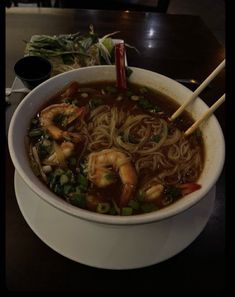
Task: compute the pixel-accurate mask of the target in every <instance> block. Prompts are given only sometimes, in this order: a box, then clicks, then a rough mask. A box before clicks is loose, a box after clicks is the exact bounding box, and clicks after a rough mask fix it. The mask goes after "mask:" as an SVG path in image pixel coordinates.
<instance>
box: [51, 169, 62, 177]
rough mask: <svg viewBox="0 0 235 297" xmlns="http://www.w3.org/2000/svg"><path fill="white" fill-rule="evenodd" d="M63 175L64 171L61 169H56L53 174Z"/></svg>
mask: <svg viewBox="0 0 235 297" xmlns="http://www.w3.org/2000/svg"><path fill="white" fill-rule="evenodd" d="M63 173H64V170H63V169H61V168H56V170H55V171H54V172H53V174H54V175H55V176H56V175H62V174H63Z"/></svg>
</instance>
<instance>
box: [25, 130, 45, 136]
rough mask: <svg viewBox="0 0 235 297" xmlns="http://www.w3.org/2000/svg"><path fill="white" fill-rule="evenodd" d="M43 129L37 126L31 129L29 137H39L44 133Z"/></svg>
mask: <svg viewBox="0 0 235 297" xmlns="http://www.w3.org/2000/svg"><path fill="white" fill-rule="evenodd" d="M43 132H44V131H43V129H41V128H35V129H32V130H30V131H29V134H28V135H29V137H39V136H42V135H43Z"/></svg>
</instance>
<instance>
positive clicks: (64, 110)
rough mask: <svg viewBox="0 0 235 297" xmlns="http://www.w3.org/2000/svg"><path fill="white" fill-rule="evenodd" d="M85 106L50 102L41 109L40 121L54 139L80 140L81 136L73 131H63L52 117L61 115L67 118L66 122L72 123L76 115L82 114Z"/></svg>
mask: <svg viewBox="0 0 235 297" xmlns="http://www.w3.org/2000/svg"><path fill="white" fill-rule="evenodd" d="M84 112H85V108H84V107H77V106H75V105H72V104H67V103H61V104H52V105H50V106H48V107H46V108H45V109H43V110H42V111H41V114H40V123H41V125H42V127H43V128H45V129H46V130H47V131H48V132H49V133H50V134H51V136H52V137H53V139H55V140H60V139H63V138H65V139H66V138H70V139H71V140H72V141H73V142H80V141H81V136H80V135H79V134H78V133H75V132H69V131H63V130H61V129H60V128H59V127H57V126H56V125H55V123H54V121H53V120H54V118H55V117H56V116H58V115H63V116H65V117H66V118H67V124H70V123H72V122H73V121H74V120H76V119H77V118H78V117H80V116H82V115H84Z"/></svg>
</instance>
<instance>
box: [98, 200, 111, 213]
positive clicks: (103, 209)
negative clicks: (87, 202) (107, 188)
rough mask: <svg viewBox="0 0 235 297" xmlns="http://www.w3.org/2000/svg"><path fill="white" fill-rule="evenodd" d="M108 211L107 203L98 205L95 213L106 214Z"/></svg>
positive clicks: (108, 205)
mask: <svg viewBox="0 0 235 297" xmlns="http://www.w3.org/2000/svg"><path fill="white" fill-rule="evenodd" d="M109 210H110V204H109V203H108V202H102V203H98V205H97V208H96V211H97V212H98V213H107V212H108V211H109Z"/></svg>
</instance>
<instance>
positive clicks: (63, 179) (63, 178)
mask: <svg viewBox="0 0 235 297" xmlns="http://www.w3.org/2000/svg"><path fill="white" fill-rule="evenodd" d="M68 182H69V178H68V176H67V175H65V174H62V175H61V177H60V184H61V186H63V185H64V184H67V183H68Z"/></svg>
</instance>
